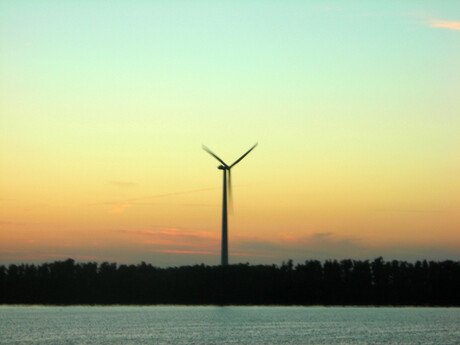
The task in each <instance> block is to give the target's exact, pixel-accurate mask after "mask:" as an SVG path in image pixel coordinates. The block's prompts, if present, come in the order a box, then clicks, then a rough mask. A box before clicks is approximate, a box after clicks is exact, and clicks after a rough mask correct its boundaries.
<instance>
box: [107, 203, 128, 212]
mask: <svg viewBox="0 0 460 345" xmlns="http://www.w3.org/2000/svg"><path fill="white" fill-rule="evenodd" d="M131 206H132V204H129V203H122V204H115V205H114V206H113V208H112V209H111V210H110V211H109V212H110V213H122V212H124V211H125V210H126V209H127V208H128V207H131Z"/></svg>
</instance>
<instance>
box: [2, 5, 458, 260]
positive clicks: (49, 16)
mask: <svg viewBox="0 0 460 345" xmlns="http://www.w3.org/2000/svg"><path fill="white" fill-rule="evenodd" d="M459 94H460V2H458V1H348V2H344V1H255V0H254V1H129V2H127V1H102V0H101V1H88V2H82V1H65V0H63V1H39V2H36V1H21V0H19V1H9V0H4V1H2V2H1V3H0V264H9V263H21V262H27V263H28V262H34V263H39V262H47V261H54V260H61V259H66V258H69V257H71V258H74V259H76V260H78V261H113V262H119V263H138V262H141V261H145V262H149V263H152V264H153V265H157V266H177V265H191V264H198V263H205V264H208V265H216V264H219V263H220V238H221V237H220V236H221V212H222V172H221V171H220V170H217V169H216V168H217V166H218V165H219V162H217V161H216V160H215V159H213V157H211V156H210V155H209V154H207V153H206V152H205V151H203V150H202V148H201V146H202V144H205V145H206V146H208V147H209V148H210V149H211V150H213V151H214V152H215V153H216V154H218V155H219V156H220V157H221V158H222V159H223V160H224V161H226V162H227V163H228V164H230V163H231V162H233V161H234V160H236V159H237V158H238V157H239V156H240V155H242V154H243V153H244V152H245V151H246V150H248V149H249V148H250V147H251V146H252V145H254V144H255V143H256V142H258V143H259V145H258V146H257V148H256V149H254V151H252V152H251V153H250V154H249V155H248V156H247V157H246V158H245V159H244V160H243V161H242V162H241V163H239V164H238V165H237V166H236V167H235V168H234V169H233V170H232V182H233V199H234V210H233V213H232V214H231V215H230V216H229V253H230V263H240V262H243V263H246V262H249V263H252V264H259V263H264V264H273V263H274V264H280V263H281V262H282V261H286V260H288V259H293V260H294V261H295V262H303V261H305V260H308V259H319V260H326V259H344V258H352V259H370V260H372V259H373V258H376V257H378V256H383V258H384V259H387V260H392V259H398V260H409V261H413V260H419V259H429V260H446V259H451V260H460V102H459V101H458V99H459Z"/></svg>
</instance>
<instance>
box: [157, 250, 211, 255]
mask: <svg viewBox="0 0 460 345" xmlns="http://www.w3.org/2000/svg"><path fill="white" fill-rule="evenodd" d="M153 252H155V253H171V254H203V255H217V254H218V253H217V252H210V251H200V250H173V249H157V250H154V251H153Z"/></svg>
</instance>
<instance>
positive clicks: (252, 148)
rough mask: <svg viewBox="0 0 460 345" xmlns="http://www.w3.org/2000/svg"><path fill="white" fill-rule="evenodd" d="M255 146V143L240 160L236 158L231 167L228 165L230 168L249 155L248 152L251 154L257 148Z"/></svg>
mask: <svg viewBox="0 0 460 345" xmlns="http://www.w3.org/2000/svg"><path fill="white" fill-rule="evenodd" d="M257 144H258V143H256V144H255V145H254V146H253V147H251V148H250V149H249V151H248V152H246V153H245V154H244V155H242V156H241V157H240V158H238V159H237V160H236V161H235V163H233V164H232V165H230V168H231V167H233V166H235V165H236V164H237V163H239V162H240V161H241V160H242V159H243V158H244V157H246V156H247V155H248V154H249V152H251V151H252V150H254V149H255V147H256V146H257Z"/></svg>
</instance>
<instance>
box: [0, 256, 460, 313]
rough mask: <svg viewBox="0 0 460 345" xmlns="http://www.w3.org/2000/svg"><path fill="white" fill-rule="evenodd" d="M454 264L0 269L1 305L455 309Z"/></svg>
mask: <svg viewBox="0 0 460 345" xmlns="http://www.w3.org/2000/svg"><path fill="white" fill-rule="evenodd" d="M458 291H460V262H454V261H441V262H435V261H430V262H427V261H426V260H423V261H417V262H415V263H408V262H405V261H395V260H394V261H391V262H390V261H384V260H383V258H381V257H379V258H376V259H375V260H373V261H372V262H370V261H368V260H365V261H359V260H342V261H340V262H338V261H337V260H327V261H325V262H323V263H322V262H320V261H318V260H307V261H305V263H303V264H297V265H296V266H294V264H293V262H292V260H289V261H287V262H283V263H282V265H281V266H276V265H256V266H252V265H249V264H239V265H228V266H206V265H203V264H202V265H195V266H182V267H170V268H158V267H154V266H152V265H151V264H147V263H145V262H142V263H140V264H138V265H117V264H116V263H109V262H103V263H101V264H97V263H95V262H87V263H76V262H75V261H74V260H72V259H68V260H65V261H55V262H52V263H44V264H41V265H31V264H21V265H9V266H8V267H6V266H0V303H2V304H55V305H71V304H89V305H94V304H191V305H203V304H215V305H228V304H238V305H248V304H252V305H270V304H271V305H317V304H321V305H437V306H460V294H459V293H458Z"/></svg>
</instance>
